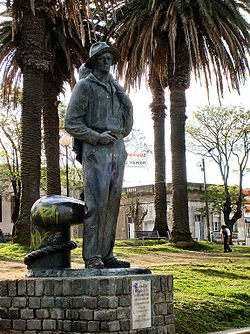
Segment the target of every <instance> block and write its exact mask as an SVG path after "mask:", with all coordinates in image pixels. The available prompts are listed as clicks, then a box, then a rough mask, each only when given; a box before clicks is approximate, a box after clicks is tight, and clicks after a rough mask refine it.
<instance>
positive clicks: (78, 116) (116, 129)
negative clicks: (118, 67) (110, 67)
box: [65, 73, 133, 161]
mask: <svg viewBox="0 0 250 334" xmlns="http://www.w3.org/2000/svg"><path fill="white" fill-rule="evenodd" d="M109 82H110V87H111V89H108V87H107V86H106V85H105V84H104V83H102V82H100V81H99V80H98V79H97V78H96V77H95V76H94V75H93V74H92V73H90V74H89V75H88V76H87V77H86V78H85V79H81V80H79V81H78V83H77V84H76V86H75V87H74V89H73V92H72V96H71V99H70V102H69V105H68V109H67V113H66V116H65V129H66V130H67V132H68V133H69V134H70V135H72V136H73V137H74V138H75V139H76V140H75V145H74V146H75V150H76V153H77V159H78V160H79V161H81V149H82V144H83V143H86V144H90V145H98V140H99V138H100V133H102V132H104V131H111V133H112V135H114V136H115V137H126V136H127V135H128V134H129V133H130V131H131V129H132V125H133V108H132V103H131V101H130V99H129V97H128V95H127V94H126V93H125V91H124V89H123V88H122V87H121V86H120V85H119V84H118V83H117V82H116V81H115V80H114V79H113V78H112V77H110V79H109Z"/></svg>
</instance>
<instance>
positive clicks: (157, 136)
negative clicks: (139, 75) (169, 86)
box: [149, 74, 168, 237]
mask: <svg viewBox="0 0 250 334" xmlns="http://www.w3.org/2000/svg"><path fill="white" fill-rule="evenodd" d="M149 86H150V89H151V92H152V98H153V102H152V103H151V105H150V108H151V113H152V119H153V122H154V156H155V188H154V193H155V198H154V201H155V203H154V204H155V226H154V230H157V231H158V232H159V234H160V236H162V237H167V235H168V225H167V191H166V155H165V109H166V106H165V96H164V89H163V87H162V84H161V82H160V79H159V77H157V76H155V75H154V76H153V75H152V74H151V76H150V82H149Z"/></svg>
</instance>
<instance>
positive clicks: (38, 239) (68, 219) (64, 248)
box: [24, 195, 87, 270]
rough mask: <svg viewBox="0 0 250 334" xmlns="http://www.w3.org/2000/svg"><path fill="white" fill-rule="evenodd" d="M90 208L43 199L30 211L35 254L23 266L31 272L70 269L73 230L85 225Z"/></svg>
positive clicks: (66, 199)
mask: <svg viewBox="0 0 250 334" xmlns="http://www.w3.org/2000/svg"><path fill="white" fill-rule="evenodd" d="M86 212H87V208H86V205H85V203H84V202H83V201H80V200H77V199H74V198H70V197H66V196H59V195H52V196H47V197H43V198H40V199H39V200H38V201H36V202H35V203H34V205H33V206H32V208H31V222H32V229H31V247H32V252H31V253H29V254H28V255H26V256H25V258H24V263H25V264H26V265H27V266H28V269H30V270H47V269H65V268H70V250H72V249H74V248H76V243H75V242H74V241H70V226H71V225H76V224H83V221H84V217H85V216H86Z"/></svg>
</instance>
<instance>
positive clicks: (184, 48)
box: [113, 0, 250, 242]
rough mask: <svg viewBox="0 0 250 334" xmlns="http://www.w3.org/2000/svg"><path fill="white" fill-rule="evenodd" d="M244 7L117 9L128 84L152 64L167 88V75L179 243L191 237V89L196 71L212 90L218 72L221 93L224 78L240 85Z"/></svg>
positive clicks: (177, 4)
mask: <svg viewBox="0 0 250 334" xmlns="http://www.w3.org/2000/svg"><path fill="white" fill-rule="evenodd" d="M242 11H243V12H244V11H245V12H248V13H249V12H250V3H249V1H245V0H239V1H233V0H218V1H190V0H182V1H179V0H167V1H166V0H164V1H163V0H150V1H148V0H147V1H146V0H131V1H129V2H128V4H125V5H124V6H122V8H119V9H118V11H117V24H116V25H115V27H113V32H114V33H115V36H117V45H119V48H120V49H121V54H122V58H123V60H124V63H123V64H122V65H121V66H120V72H121V73H124V72H125V81H126V83H127V85H129V86H132V87H133V86H138V85H140V82H141V80H142V78H143V77H147V70H148V69H149V72H152V69H154V73H156V75H158V76H159V78H160V81H161V83H162V87H165V86H164V84H163V83H164V82H165V79H166V78H167V86H168V88H169V91H170V118H171V153H172V191H173V229H172V233H171V239H172V241H173V242H181V241H189V240H191V234H190V230H189V222H188V200H187V199H188V198H187V176H186V158H185V119H186V115H185V109H186V97H185V91H186V89H187V88H188V87H189V85H190V74H191V70H193V71H194V74H195V76H196V78H199V79H201V77H202V75H203V76H204V80H205V84H206V88H207V89H208V88H209V83H210V82H211V74H212V72H214V73H215V77H216V87H217V91H218V94H219V96H223V87H224V82H223V78H224V77H225V79H226V82H227V83H228V85H229V87H231V88H233V89H237V90H239V86H240V83H241V82H244V80H245V79H246V76H247V71H249V66H248V59H247V55H248V54H249V40H250V38H249V24H248V23H247V21H246V20H245V18H244V16H243V15H242ZM162 154H164V152H162ZM156 163H157V162H156Z"/></svg>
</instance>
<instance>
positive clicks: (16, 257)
mask: <svg viewBox="0 0 250 334" xmlns="http://www.w3.org/2000/svg"><path fill="white" fill-rule="evenodd" d="M76 241H77V244H78V247H77V248H76V249H75V250H73V251H72V260H73V261H76V262H78V261H82V259H81V240H76ZM27 252H29V249H28V248H26V247H20V246H18V245H16V244H11V243H8V244H0V259H1V260H5V261H22V260H23V257H24V255H25V254H26V253H27ZM168 253H169V254H170V253H171V256H172V257H173V256H175V254H176V256H178V255H182V257H185V255H191V254H193V256H194V257H195V259H196V260H197V259H198V261H197V263H196V262H195V263H192V262H187V263H183V262H180V263H173V262H172V261H169V263H168V261H167V260H166V258H167V254H168ZM115 254H116V255H117V256H119V257H121V258H128V259H129V257H132V258H133V257H134V256H140V255H141V258H143V257H144V258H145V257H147V256H148V257H149V256H156V259H159V257H160V256H161V255H162V256H163V255H164V256H165V258H164V259H165V260H164V261H163V263H162V264H161V265H151V266H150V269H151V270H152V272H153V273H155V274H172V275H173V277H174V305H175V326H176V334H205V333H209V332H212V331H216V330H225V329H228V328H237V327H246V326H250V247H240V246H238V247H237V246H234V247H233V253H230V254H224V253H223V252H222V245H216V244H214V243H209V242H196V243H194V244H193V245H192V246H189V247H188V248H186V249H181V248H177V247H174V246H173V245H171V244H170V243H166V242H164V241H162V242H160V243H158V242H156V241H150V240H149V241H146V243H145V246H142V244H141V242H138V241H135V240H126V241H120V240H118V241H117V242H116V247H115ZM169 256H170V255H169ZM204 256H205V257H206V261H205V260H204ZM156 263H157V262H156ZM158 263H159V262H158Z"/></svg>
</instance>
